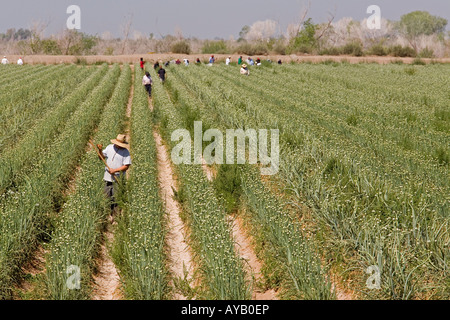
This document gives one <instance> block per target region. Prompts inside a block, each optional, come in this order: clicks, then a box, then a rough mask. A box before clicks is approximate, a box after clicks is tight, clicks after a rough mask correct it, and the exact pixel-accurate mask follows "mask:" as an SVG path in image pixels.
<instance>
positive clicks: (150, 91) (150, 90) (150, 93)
mask: <svg viewBox="0 0 450 320" xmlns="http://www.w3.org/2000/svg"><path fill="white" fill-rule="evenodd" d="M145 90H147V92H148V95H149V96H150V97H151V96H152V85H151V84H146V85H145Z"/></svg>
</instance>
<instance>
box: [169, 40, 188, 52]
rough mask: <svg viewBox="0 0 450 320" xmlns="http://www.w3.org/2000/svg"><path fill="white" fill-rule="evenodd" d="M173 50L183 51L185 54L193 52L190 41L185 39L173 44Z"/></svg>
mask: <svg viewBox="0 0 450 320" xmlns="http://www.w3.org/2000/svg"><path fill="white" fill-rule="evenodd" d="M171 51H172V52H173V53H183V54H190V53H191V46H190V45H189V43H188V42H187V41H185V40H180V41H177V42H175V43H174V44H172V47H171Z"/></svg>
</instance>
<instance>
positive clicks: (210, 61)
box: [209, 55, 216, 64]
mask: <svg viewBox="0 0 450 320" xmlns="http://www.w3.org/2000/svg"><path fill="white" fill-rule="evenodd" d="M215 61H216V58H214V55H212V56H211V58H209V63H210V64H213V63H214V62H215Z"/></svg>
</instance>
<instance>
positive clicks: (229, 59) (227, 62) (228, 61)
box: [225, 57, 231, 66]
mask: <svg viewBox="0 0 450 320" xmlns="http://www.w3.org/2000/svg"><path fill="white" fill-rule="evenodd" d="M230 63H231V57H228V58H227V60H226V61H225V64H226V65H227V66H229V65H230Z"/></svg>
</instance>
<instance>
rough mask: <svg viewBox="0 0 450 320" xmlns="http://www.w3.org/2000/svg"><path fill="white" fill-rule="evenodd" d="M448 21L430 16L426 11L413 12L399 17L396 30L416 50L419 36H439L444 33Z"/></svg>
mask: <svg viewBox="0 0 450 320" xmlns="http://www.w3.org/2000/svg"><path fill="white" fill-rule="evenodd" d="M447 23H448V21H447V20H446V19H444V18H441V17H438V16H432V15H431V14H430V13H429V12H427V11H414V12H411V13H408V14H405V15H403V16H402V17H401V19H400V22H399V23H398V29H399V31H400V33H402V34H403V35H404V36H405V37H406V39H407V40H408V41H409V43H410V44H411V45H412V46H413V48H414V49H415V50H417V44H416V41H417V37H419V36H421V35H427V36H429V35H433V34H441V33H443V32H445V27H446V26H447Z"/></svg>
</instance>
